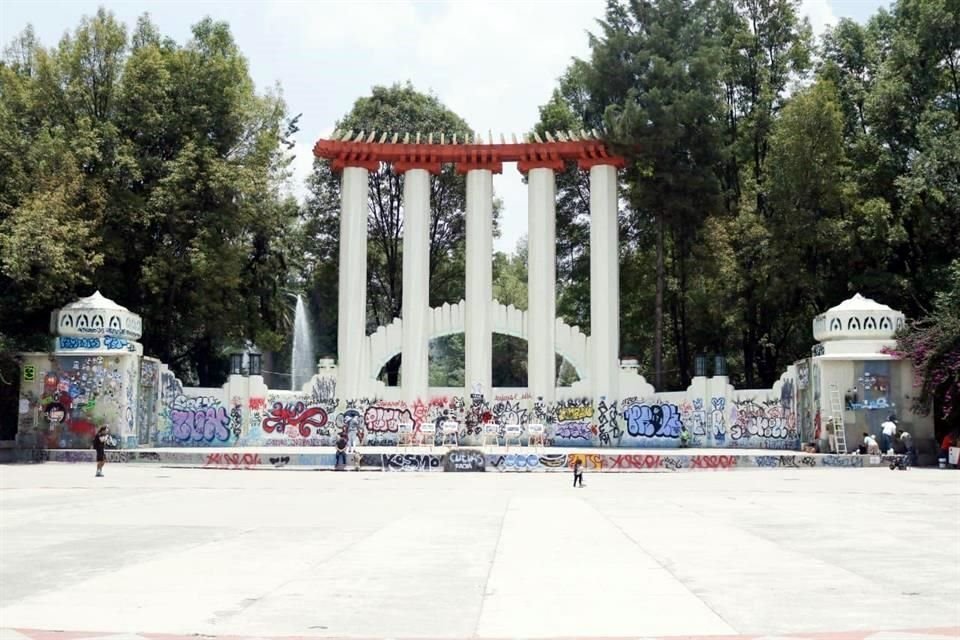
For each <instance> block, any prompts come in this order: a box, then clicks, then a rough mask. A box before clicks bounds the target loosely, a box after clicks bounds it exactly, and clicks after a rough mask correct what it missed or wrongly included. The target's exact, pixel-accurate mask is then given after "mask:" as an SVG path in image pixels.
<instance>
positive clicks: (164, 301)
mask: <svg viewBox="0 0 960 640" xmlns="http://www.w3.org/2000/svg"><path fill="white" fill-rule="evenodd" d="M192 34H193V35H192V38H191V40H190V41H189V42H188V43H186V45H184V46H179V45H177V44H176V43H175V42H173V41H172V40H169V39H161V37H160V35H159V33H158V31H157V29H156V27H154V26H153V25H152V23H150V21H149V18H147V17H143V18H141V19H140V20H139V21H138V24H137V26H136V28H135V30H134V32H133V35H132V37H128V35H127V29H126V27H124V25H122V24H120V23H119V22H117V20H116V19H115V18H114V17H113V15H112V14H110V13H109V12H107V11H105V10H100V11H99V12H98V13H97V15H96V16H94V17H88V18H84V19H83V20H82V21H81V24H80V25H79V26H78V27H77V29H76V30H75V31H74V32H73V33H72V34H71V35H66V36H64V37H63V39H62V40H61V41H60V43H59V44H58V45H57V46H56V47H54V48H52V49H50V50H45V49H43V48H42V47H41V46H40V44H39V43H38V42H37V41H36V38H35V37H34V35H33V33H32V31H31V30H30V29H27V30H26V31H25V32H24V34H23V36H21V37H20V38H18V39H17V40H16V41H15V43H14V44H13V46H11V47H10V48H9V49H8V51H7V53H6V55H5V58H4V62H3V64H2V67H0V83H2V88H3V90H2V92H0V163H3V164H4V168H5V169H9V172H7V171H4V172H3V173H4V177H3V178H2V180H3V182H2V189H0V203H2V204H0V230H2V233H0V235H2V236H3V240H2V242H3V259H2V260H0V301H2V304H0V307H2V310H0V332H3V333H6V334H8V335H10V336H11V337H12V338H13V340H14V342H15V343H16V344H20V345H23V344H27V343H29V342H30V341H31V340H32V339H35V338H36V337H39V336H40V335H42V334H43V333H44V332H45V329H46V326H47V321H46V319H47V316H48V314H49V312H50V310H51V309H53V308H55V307H56V306H58V305H61V304H64V303H66V302H69V301H70V300H71V299H72V298H73V297H76V296H80V295H87V294H89V293H90V292H91V289H92V288H94V287H96V288H100V289H102V290H103V292H104V293H105V294H106V295H108V296H109V297H112V298H114V299H116V300H117V301H118V302H120V303H121V304H124V305H125V306H128V307H129V308H130V309H131V310H133V311H135V312H137V313H140V314H141V315H143V316H144V317H145V325H146V331H145V335H144V337H143V342H144V346H145V349H146V350H147V352H148V353H151V354H152V355H157V356H159V357H160V358H161V359H163V360H164V361H166V362H168V363H169V364H170V365H171V366H173V367H174V369H175V370H176V371H177V372H178V373H180V374H181V375H182V376H184V377H186V378H187V379H192V380H194V381H199V382H200V384H203V385H212V384H217V383H219V381H220V380H222V376H223V373H224V364H225V363H224V358H223V354H222V351H223V349H224V347H225V346H227V345H228V344H230V343H233V342H237V341H240V340H242V339H250V340H255V341H257V342H259V343H260V344H261V346H263V347H265V348H270V347H272V346H273V345H275V344H277V343H278V342H279V333H280V332H282V331H284V327H283V317H282V316H283V308H284V304H285V303H284V301H283V298H282V296H281V291H282V288H283V286H284V285H285V283H286V279H287V269H286V265H285V260H284V258H283V254H284V253H285V251H286V247H287V244H288V242H287V238H288V235H289V230H290V228H291V224H292V222H293V221H294V220H295V219H296V214H297V210H296V206H295V203H293V202H292V201H285V200H284V199H283V198H282V197H281V196H280V192H279V187H280V185H281V183H282V181H283V180H284V179H285V178H286V175H287V166H288V164H289V156H288V154H287V152H286V149H287V145H288V139H289V135H290V134H291V133H292V132H293V131H294V130H295V127H296V119H290V118H288V117H287V115H286V107H285V106H284V103H283V101H282V100H281V99H280V98H279V97H278V96H272V95H266V96H261V95H258V94H257V93H256V91H255V89H254V86H253V82H252V80H251V79H250V76H249V73H248V70H247V63H246V60H245V59H244V57H243V55H242V54H241V52H240V51H239V49H238V48H237V46H236V44H235V43H234V41H233V38H232V36H231V34H230V30H229V28H228V27H227V25H226V24H224V23H218V22H214V21H212V20H209V19H207V20H204V21H201V22H200V23H198V24H197V25H195V26H194V28H193V32H192ZM14 309H16V312H13V310H14Z"/></svg>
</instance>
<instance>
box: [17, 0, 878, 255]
mask: <svg viewBox="0 0 960 640" xmlns="http://www.w3.org/2000/svg"><path fill="white" fill-rule="evenodd" d="M887 4H888V3H887V2H885V1H884V0H801V11H802V13H803V14H804V15H806V16H807V17H809V18H810V22H811V24H812V25H813V28H814V31H815V32H816V33H818V34H819V33H821V32H822V31H823V30H824V28H825V27H826V26H827V25H829V24H834V23H835V22H836V20H837V19H839V18H842V17H849V18H853V19H854V20H857V21H860V22H863V21H865V20H866V19H867V18H869V16H870V15H872V14H873V13H874V12H876V10H877V9H878V8H879V7H881V6H887ZM604 5H605V1H604V0H486V1H484V2H478V1H476V0H452V1H449V2H440V1H435V2H423V1H414V0H381V1H379V2H369V1H363V0H346V1H340V0H312V1H311V0H277V1H273V2H254V1H252V0H189V1H186V0H162V1H161V0H114V1H107V0H103V1H101V2H96V1H95V0H92V1H87V0H56V1H54V0H26V1H23V0H0V43H2V44H3V46H4V47H5V46H6V45H7V44H9V42H10V41H11V40H12V39H13V38H14V37H15V36H16V35H17V34H18V33H20V32H21V31H22V30H23V28H24V27H26V25H27V24H28V23H29V24H32V25H33V27H34V29H35V31H36V33H37V36H38V37H39V38H40V41H41V42H42V43H43V44H44V45H46V46H52V45H54V44H56V42H57V41H58V40H59V39H60V37H61V36H62V35H63V34H64V32H66V31H72V30H73V29H74V28H75V27H76V26H77V25H78V24H79V22H80V19H81V17H82V16H84V15H92V14H94V13H95V12H96V11H97V8H98V7H100V6H103V7H105V8H107V9H108V10H110V11H112V12H113V13H114V14H115V15H116V16H117V18H118V19H120V20H121V21H123V22H125V23H127V25H128V26H129V27H131V28H132V26H133V25H134V24H135V21H136V19H137V17H138V16H140V15H141V14H143V13H145V12H149V13H150V15H151V18H152V19H153V21H154V23H155V24H156V25H157V26H158V27H159V29H160V32H161V33H162V34H163V35H165V36H169V37H172V38H174V39H175V40H177V41H178V42H181V43H183V42H186V41H187V40H188V39H189V37H190V26H191V25H192V24H194V23H196V22H197V21H199V20H200V19H202V18H203V17H204V16H208V15H209V16H211V17H213V18H214V19H216V20H224V21H226V22H228V23H229V24H230V27H231V30H232V32H233V34H234V37H235V39H236V41H237V43H238V45H239V47H240V49H241V51H242V52H243V53H244V55H245V56H246V57H247V60H248V61H249V65H250V73H251V75H252V77H253V79H254V81H255V82H256V83H257V86H258V88H259V89H260V90H261V91H266V90H271V89H274V88H276V87H279V88H280V89H281V91H282V94H283V96H284V99H285V100H286V102H287V105H288V108H289V110H290V112H291V113H292V114H297V113H302V114H303V115H302V117H301V118H300V122H299V125H300V132H299V133H298V134H297V145H296V147H295V149H294V153H295V154H296V157H295V160H294V163H293V169H294V178H293V180H292V182H291V187H290V188H291V191H292V192H293V193H294V195H296V196H297V197H298V198H302V197H303V194H304V188H303V186H302V185H303V179H304V177H305V176H306V175H307V174H308V173H309V171H310V167H311V165H312V161H313V158H312V154H311V149H312V147H313V143H314V142H315V141H316V140H317V139H318V138H321V137H325V136H329V135H330V133H331V132H332V131H333V127H334V123H335V122H336V121H337V120H338V119H339V118H341V117H342V116H343V115H344V114H346V113H347V112H348V111H349V110H350V109H351V107H352V106H353V103H354V101H355V100H356V99H357V98H359V97H361V96H364V95H369V92H370V88H371V87H373V86H375V85H390V84H394V83H396V82H406V81H410V82H411V83H412V84H413V85H414V87H415V88H417V89H418V90H420V91H425V92H431V93H433V94H434V95H436V96H437V97H438V98H439V99H440V101H441V102H443V103H444V104H445V105H446V106H447V107H448V108H450V109H452V110H453V111H454V112H456V113H457V114H459V115H460V116H462V117H463V118H464V119H465V120H466V121H467V123H468V124H469V125H470V126H471V127H473V129H474V130H475V131H479V132H486V131H492V132H493V134H494V136H497V135H498V134H499V133H504V134H510V133H516V134H517V135H518V137H519V135H520V134H522V133H523V132H526V131H529V130H530V129H531V128H532V127H533V126H534V124H535V123H536V122H537V120H538V119H539V112H538V108H539V106H540V105H542V104H544V103H545V102H547V100H549V98H550V94H551V93H552V91H553V88H554V87H555V85H556V80H557V78H558V77H559V76H560V75H561V74H562V73H563V72H564V70H565V69H566V68H567V66H568V65H569V63H570V61H571V59H572V58H575V57H578V58H580V57H587V55H588V44H587V33H588V31H591V30H595V25H596V20H597V19H598V18H600V17H601V16H602V14H603V8H604ZM508 138H509V135H508ZM494 189H495V191H496V194H497V196H499V197H500V198H501V199H502V200H503V205H504V206H503V210H502V214H501V215H502V219H501V236H500V238H498V239H497V240H496V241H495V243H494V246H495V248H496V249H497V250H499V251H508V252H509V251H512V250H513V249H514V248H515V247H516V244H517V241H518V240H519V239H520V238H521V237H522V236H524V235H525V234H526V231H527V216H526V211H527V195H526V187H525V185H524V184H523V182H522V180H521V176H520V174H519V173H518V172H517V170H516V165H515V164H508V165H504V169H503V174H502V175H499V176H496V177H495V178H494Z"/></svg>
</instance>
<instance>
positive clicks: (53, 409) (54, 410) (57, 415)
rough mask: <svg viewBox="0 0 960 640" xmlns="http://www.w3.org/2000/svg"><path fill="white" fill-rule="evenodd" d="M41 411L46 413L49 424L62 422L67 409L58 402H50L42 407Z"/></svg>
mask: <svg viewBox="0 0 960 640" xmlns="http://www.w3.org/2000/svg"><path fill="white" fill-rule="evenodd" d="M43 413H44V414H46V416H47V420H49V421H50V424H60V423H61V422H63V419H64V418H66V417H67V410H66V409H65V408H64V406H63V405H62V404H60V403H59V402H51V403H50V404H48V405H47V406H46V407H44V408H43Z"/></svg>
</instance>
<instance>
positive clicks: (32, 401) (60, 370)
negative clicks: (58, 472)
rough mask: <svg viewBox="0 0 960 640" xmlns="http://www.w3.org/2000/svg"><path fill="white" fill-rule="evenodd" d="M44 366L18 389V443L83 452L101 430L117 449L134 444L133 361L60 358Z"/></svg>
mask: <svg viewBox="0 0 960 640" xmlns="http://www.w3.org/2000/svg"><path fill="white" fill-rule="evenodd" d="M46 362H47V367H46V370H41V371H38V372H37V374H36V375H35V376H34V378H35V379H34V380H31V381H29V382H30V384H29V385H27V384H24V385H23V386H22V387H21V403H20V415H19V421H18V437H19V438H21V439H22V440H24V441H26V442H29V443H31V445H32V446H42V447H47V448H51V449H75V448H87V447H89V446H90V442H91V440H92V438H93V434H94V433H95V432H96V431H97V429H99V428H100V427H104V426H105V427H107V429H108V431H109V433H110V435H111V441H112V442H114V443H116V445H118V446H124V447H134V446H136V445H137V431H136V416H137V413H138V398H137V395H136V391H137V388H138V387H137V376H138V375H139V370H138V366H139V363H138V361H137V359H136V358H133V357H127V356H100V355H96V356H94V355H89V356H88V355H76V356H74V355H58V356H55V357H52V358H49V359H47V361H46ZM31 366H36V365H31Z"/></svg>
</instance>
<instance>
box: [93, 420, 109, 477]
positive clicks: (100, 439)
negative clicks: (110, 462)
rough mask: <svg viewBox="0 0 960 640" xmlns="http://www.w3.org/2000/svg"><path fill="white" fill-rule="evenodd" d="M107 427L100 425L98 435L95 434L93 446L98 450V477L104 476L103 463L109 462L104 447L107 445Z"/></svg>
mask: <svg viewBox="0 0 960 640" xmlns="http://www.w3.org/2000/svg"><path fill="white" fill-rule="evenodd" d="M108 437H109V436H108V435H107V428H106V427H100V428H99V429H98V430H97V433H96V435H94V436H93V448H94V450H95V451H96V452H97V475H96V477H97V478H102V477H103V465H104V464H106V462H107V454H106V451H104V449H105V448H106V445H107V438H108Z"/></svg>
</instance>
